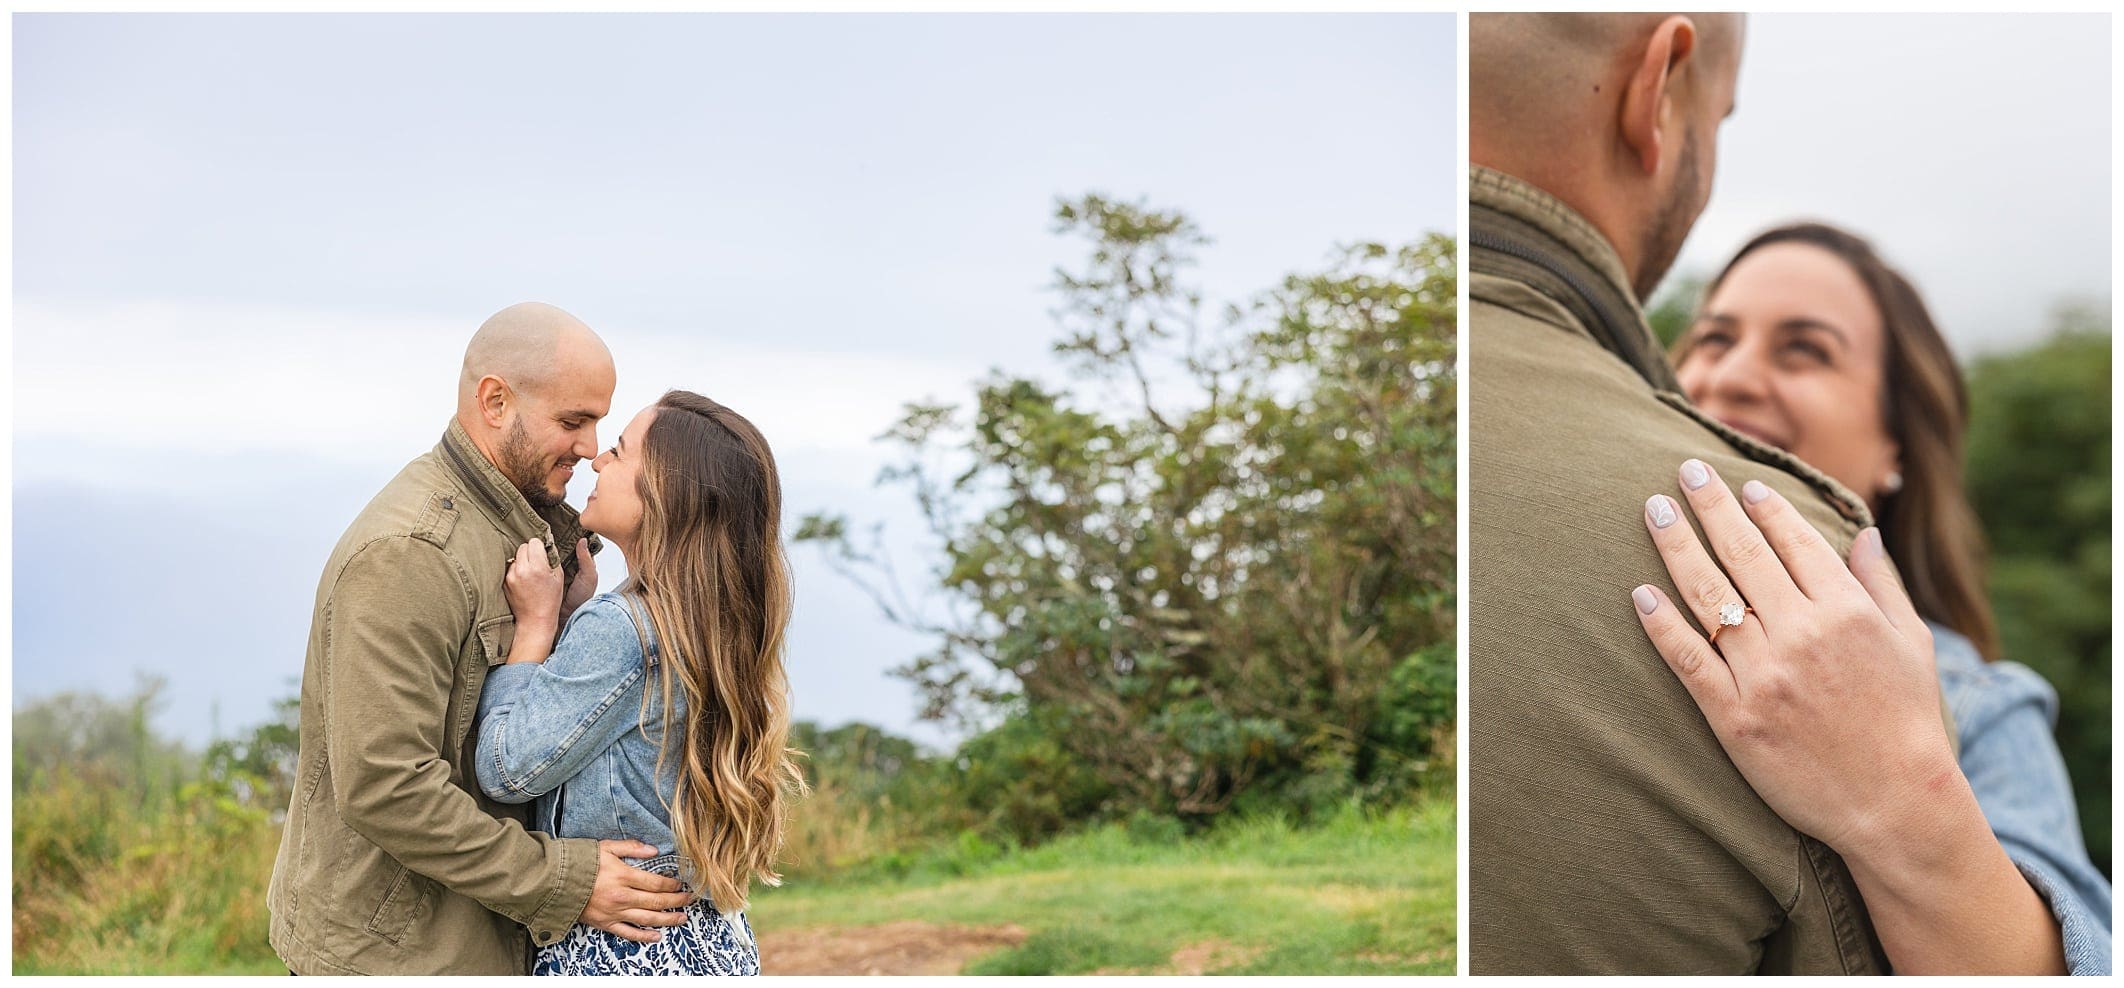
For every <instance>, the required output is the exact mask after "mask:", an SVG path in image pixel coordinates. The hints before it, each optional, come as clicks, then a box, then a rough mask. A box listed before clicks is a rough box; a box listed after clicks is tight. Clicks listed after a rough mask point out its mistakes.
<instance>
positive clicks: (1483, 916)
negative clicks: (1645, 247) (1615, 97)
mask: <svg viewBox="0 0 2124 988" xmlns="http://www.w3.org/2000/svg"><path fill="white" fill-rule="evenodd" d="M1469 188H1470V191H1469V254H1468V258H1469V262H1468V263H1469V271H1470V277H1469V281H1468V298H1469V302H1470V306H1469V332H1468V373H1469V381H1470V386H1469V389H1468V391H1467V394H1468V443H1469V446H1468V450H1469V453H1468V495H1469V496H1468V553H1469V555H1468V580H1469V590H1468V598H1467V599H1468V630H1469V643H1468V719H1469V738H1468V754H1469V763H1468V765H1469V768H1468V794H1467V795H1468V906H1469V917H1468V930H1469V935H1470V943H1469V946H1468V957H1469V968H1470V970H1471V971H1472V972H1474V973H1476V974H1507V973H1538V974H1566V973H1640V974H1682V973H1697V974H1737V973H1748V972H1764V973H1814V974H1860V973H1881V972H1884V971H1885V969H1886V967H1887V961H1886V958H1885V956H1884V955H1883V954H1882V952H1881V948H1880V944H1879V941H1878V940H1877V938H1876V937H1875V935H1874V933H1873V929H1872V925H1871V923H1870V922H1869V920H1868V919H1867V916H1866V911H1865V907H1864V904H1863V903H1862V902H1860V900H1859V896H1858V891H1857V889H1856V887H1855V886H1854V885H1853V883H1852V880H1851V877H1850V874H1849V873H1848V872H1847V871H1846V869H1845V867H1844V865H1843V862H1842V861H1841V860H1840V859H1839V858H1838V857H1837V856H1836V854H1835V853H1834V852H1832V851H1830V850H1829V849H1828V848H1827V847H1826V846H1824V845H1823V844H1821V843H1820V842H1819V841H1816V840H1814V839H1812V838H1809V837H1806V836H1804V835H1802V834H1800V833H1799V832H1798V831H1795V830H1794V829H1793V828H1792V827H1791V826H1789V825H1787V824H1786V823H1785V822H1784V821H1783V820H1781V819H1779V818H1778V816H1777V814H1776V813H1774V812H1772V811H1771V810H1770V808H1769V807H1768V806H1767V805H1765V804H1764V803H1763V801H1762V799H1761V797H1759V796H1757V795H1756V793H1755V791H1754V790H1753V789H1752V788H1751V787H1750V786H1749V785H1748V783H1747V782H1746V781H1745V780H1744V779H1742V778H1741V775H1740V772H1739V771H1738V770H1737V769H1735V768H1734V766H1733V763H1732V762H1731V761H1730V760H1729V759H1728V758H1727V757H1726V754H1725V751H1724V749H1722V748H1721V747H1720V746H1719V743H1718V740H1717V739H1716V738H1715V737H1714V736H1713V735H1712V733H1711V729H1710V727H1709V726H1708V725H1707V724H1706V723H1705V721H1704V718H1703V715H1702V714H1701V713H1699V712H1698V709H1697V707H1696V704H1695V703H1694V702H1692V701H1691V700H1690V698H1689V694H1688V692H1687V691H1686V690H1685V689H1683V687H1682V685H1681V683H1680V682H1679V681H1678V680H1677V679H1676V678H1675V677H1674V674H1673V673H1672V672H1671V671H1669V670H1668V668H1667V666H1666V663H1665V662H1664V661H1663V660H1661V658H1660V657H1659V653H1658V652H1657V651H1656V650H1655V649H1654V648H1653V647H1652V644H1651V642H1650V641H1648V640H1647V639H1646V637H1645V634H1644V631H1643V630H1642V628H1641V627H1640V625H1639V624H1638V620H1637V615H1636V612H1635V610H1634V609H1633V608H1632V605H1631V601H1630V591H1631V589H1632V588H1633V587H1636V586H1637V585H1639V584H1643V583H1650V584H1653V585H1654V586H1659V587H1661V588H1662V589H1664V590H1665V591H1666V592H1667V594H1668V595H1669V597H1670V598H1672V599H1680V597H1681V595H1680V594H1678V593H1676V592H1675V590H1674V588H1673V585H1672V583H1671V581H1670V580H1669V578H1668V576H1667V570H1666V567H1665V566H1664V565H1662V563H1661V560H1660V556H1659V554H1658V552H1657V551H1656V550H1655V549H1654V547H1653V544H1652V539H1651V536H1650V535H1649V534H1648V533H1647V532H1646V530H1645V523H1644V517H1643V516H1644V502H1645V499H1646V498H1647V497H1649V496H1651V495H1652V494H1656V493H1665V494H1673V495H1678V494H1679V493H1680V492H1679V489H1678V486H1677V482H1676V476H1677V471H1678V469H1679V468H1680V466H1681V463H1682V461H1683V460H1685V459H1688V458H1689V457H1692V456H1693V457H1697V458H1700V459H1702V460H1704V461H1705V462H1707V463H1709V464H1711V465H1712V466H1713V467H1714V468H1716V469H1717V471H1718V472H1719V474H1720V476H1722V477H1724V478H1725V479H1726V480H1727V482H1728V483H1731V484H1733V485H1735V486H1736V487H1737V486H1739V485H1740V484H1741V483H1743V482H1745V481H1747V480H1750V479H1754V480H1760V481H1762V482H1764V483H1766V484H1769V485H1770V486H1771V487H1773V488H1776V489H1777V491H1778V492H1779V493H1781V494H1783V495H1785V496H1786V497H1787V498H1788V499H1790V500H1791V501H1792V503H1793V504H1794V505H1795V506H1797V507H1798V508H1799V510H1800V512H1801V513H1802V514H1803V515H1805V516H1806V517H1807V520H1808V521H1810V522H1812V523H1813V524H1814V526H1815V527H1816V528H1818V529H1820V530H1821V531H1822V532H1823V533H1824V534H1825V535H1826V536H1828V538H1829V540H1830V542H1832V543H1833V544H1835V545H1836V546H1837V548H1838V551H1839V552H1843V551H1848V549H1849V546H1850V542H1851V539H1852V538H1853V537H1854V536H1855V535H1856V534H1857V531H1858V529H1859V528H1860V527H1861V526H1863V525H1866V524H1870V523H1871V522H1870V519H1869V518H1868V516H1867V512H1866V508H1865V506H1864V504H1863V503H1862V502H1860V501H1859V500H1858V499H1857V498H1856V497H1854V496H1853V495H1852V494H1851V493H1850V492H1848V491H1846V490H1845V489H1843V488H1842V487H1840V486H1838V485H1837V484H1836V483H1835V482H1833V481H1831V480H1829V479H1828V478H1826V477H1824V476H1822V475H1821V474H1820V473H1818V472H1816V471H1814V470H1813V469H1811V468H1809V467H1807V466H1805V465H1804V464H1802V463H1800V462H1799V461H1797V460H1795V459H1793V458H1792V457H1790V456H1789V455H1787V454H1784V453H1782V452H1780V451H1778V450H1775V449H1772V448H1770V447H1768V446H1765V445H1763V444H1761V443H1758V442H1756V441H1754V440H1752V439H1749V438H1748V437H1746V436H1742V435H1740V434H1739V433H1736V432H1734V431H1732V430H1730V429H1727V428H1725V427H1724V426H1721V425H1720V424H1719V423H1718V422H1717V421H1715V420H1713V419H1711V418H1709V417H1707V416H1705V415H1703V414H1702V413H1700V412H1698V411H1697V410H1696V409H1695V408H1693V407H1692V406H1691V405H1690V404H1689V402H1688V401H1687V400H1686V399H1684V398H1682V397H1681V395H1680V394H1678V393H1677V391H1678V388H1677V387H1676V385H1675V384H1674V378H1673V373H1672V371H1671V370H1669V369H1668V368H1667V366H1666V364H1665V361H1664V357H1663V355H1662V354H1661V352H1660V349H1659V345H1658V343H1657V341H1656V340H1655V339H1654V338H1653V336H1652V333H1651V330H1650V329H1649V327H1647V326H1646V325H1645V321H1644V315H1643V313H1642V312H1641V311H1640V310H1639V307H1638V303H1637V300H1636V299H1635V298H1634V297H1633V296H1632V294H1631V293H1630V291H1629V290H1628V289H1627V288H1626V287H1624V286H1626V285H1628V284H1629V279H1628V278H1627V277H1626V276H1625V274H1624V270H1623V266H1622V262H1621V260H1620V259H1619V258H1618V257H1617V256H1616V254H1615V251H1614V249H1613V248H1612V247H1611V246H1610V245H1609V244H1608V242H1607V241H1606V240H1605V239H1604V238H1603V237H1602V236H1601V235H1600V234H1599V232H1598V231H1596V230H1595V229H1594V227H1593V226H1592V225H1591V224H1590V223H1588V222H1587V221H1586V220H1585V219H1584V218H1583V217H1581V216H1579V215H1578V214H1577V213H1576V212H1575V211H1573V210H1572V209H1571V208H1570V207H1568V206H1566V205H1564V204H1563V203H1562V202H1560V201H1558V200H1557V199H1555V198H1554V197H1552V196H1550V195H1548V194H1546V193H1544V192H1542V191H1541V190H1539V189H1536V188H1534V187H1533V186H1531V185H1528V184H1526V183H1525V182H1522V181H1520V180H1518V179H1515V178H1512V177H1510V176H1507V175H1505V174H1503V173H1500V172H1496V171H1493V170H1490V169H1486V168H1482V167H1479V166H1478V167H1475V168H1474V169H1473V173H1472V175H1471V177H1470V186H1469ZM1530 257H1539V258H1544V259H1545V260H1543V261H1541V262H1539V263H1535V262H1532V261H1530V260H1529V258H1530ZM1691 523H1692V524H1694V519H1693V518H1692V519H1691Z"/></svg>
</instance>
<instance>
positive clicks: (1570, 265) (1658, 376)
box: [1468, 165, 1681, 391]
mask: <svg viewBox="0 0 2124 988" xmlns="http://www.w3.org/2000/svg"><path fill="white" fill-rule="evenodd" d="M1468 247H1469V250H1468V269H1469V270H1470V271H1471V272H1473V273H1477V274H1490V275H1496V276H1499V277H1504V278H1508V279H1511V280H1513V281H1518V282H1522V283H1525V284H1527V285H1529V286H1530V287H1532V288H1534V289H1535V290H1536V291H1539V292H1541V293H1542V294H1544V295H1547V296H1549V297H1550V298H1552V299H1554V300H1555V301H1556V302H1557V303H1558V304H1560V305H1562V306H1563V307H1564V308H1565V309H1567V310H1569V311H1570V312H1571V313H1572V314H1573V315H1575V316H1576V317H1577V318H1578V321H1579V323H1580V327H1581V328H1582V329H1583V330H1584V331H1585V333H1586V334H1587V335H1588V336H1591V337H1592V338H1593V340H1594V342H1596V343H1599V344H1600V345H1601V346H1602V347H1603V348H1604V349H1606V350H1607V351H1608V352H1610V353H1613V354H1614V355H1615V356H1616V357H1618V358H1620V359H1621V360H1622V361H1623V362H1624V363H1626V364H1629V365H1630V366H1631V367H1632V368H1633V369H1635V370H1636V371H1637V373H1638V375H1639V376H1641V377H1643V378H1644V379H1645V381H1646V383H1649V384H1651V385H1652V387H1653V388H1655V389H1657V390H1661V391H1679V390H1681V385H1680V383H1679V382H1677V381H1676V380H1675V378H1674V370H1673V368H1672V367H1670V366H1668V364H1667V358H1666V354H1665V352H1664V351H1662V349H1661V348H1660V345H1659V339H1658V338H1657V337H1655V336H1653V335H1652V327H1651V326H1650V325H1648V324H1647V323H1646V322H1645V314H1644V310H1643V308H1641V307H1640V306H1639V305H1638V301H1637V296H1636V295H1635V294H1634V293H1633V292H1632V291H1631V290H1630V279H1629V276H1628V274H1627V273H1625V271H1624V270H1623V263H1622V257H1621V256H1620V255H1618V254H1617V253H1616V252H1615V247H1614V246H1613V245H1612V244H1610V243H1608V238H1606V237H1604V236H1602V235H1601V233H1600V231H1599V230H1597V229H1595V228H1594V227H1593V224H1592V223H1591V222H1589V221H1588V220H1587V219H1586V218H1585V217H1584V216H1582V215H1580V214H1579V212H1578V211H1577V210H1575V209H1572V208H1571V207H1570V206H1568V205H1566V204H1565V203H1564V202H1563V200H1561V199H1558V198H1556V197H1555V196H1552V195H1550V194H1549V193H1547V192H1544V191H1542V190H1541V189H1538V188H1536V187H1534V186H1533V185H1531V184H1528V183H1527V182H1525V181H1522V180H1520V179H1518V178H1514V177H1512V176H1510V175H1507V174H1505V173H1503V172H1501V171H1497V170H1496V169H1494V168H1485V167H1483V166H1481V165H1471V166H1469V171H1468Z"/></svg>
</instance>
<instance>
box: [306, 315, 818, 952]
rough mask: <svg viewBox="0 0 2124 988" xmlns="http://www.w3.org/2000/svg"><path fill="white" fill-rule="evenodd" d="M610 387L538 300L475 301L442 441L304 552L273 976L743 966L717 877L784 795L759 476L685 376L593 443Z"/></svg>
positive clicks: (784, 731)
mask: <svg viewBox="0 0 2124 988" xmlns="http://www.w3.org/2000/svg"><path fill="white" fill-rule="evenodd" d="M614 376H615V372H614V367H613V362H612V356H611V354H610V352H609V351H608V350H607V349H606V347H605V345H604V343H603V341H601V340H600V339H599V338H598V337H597V335H596V334H595V333H593V332H592V331H591V330H590V329H589V327H587V326H585V325H584V324H583V323H582V322H581V321H579V320H577V319H576V318H575V317H573V316H571V315H569V314H568V313H566V312H563V311H561V310H560V309H557V308H554V307H552V306H549V305H543V304H538V303H524V304H521V305H515V306H511V307H509V308H507V309H504V310H502V311H501V312H499V313H496V314H495V315H494V316H493V317H492V318H490V319H488V320H487V322H486V323H485V324H483V325H482V326H481V327H480V328H479V331H478V332H477V333H476V334H474V336H473V338H472V341H471V343H470V345H468V346H467V347H466V350H465V360H464V368H463V373H462V375H461V376H460V379H459V384H458V393H457V414H456V417H455V418H454V419H453V420H452V421H451V423H450V426H449V428H448V430H447V431H446V432H445V433H444V434H443V437H442V441H441V442H440V443H438V444H436V446H435V448H434V449H432V450H430V451H428V452H427V453H425V454H422V455H421V456H419V457H417V458H415V459H414V460H413V461H412V462H411V463H409V464H407V465H406V467H405V469H404V470H402V471H400V472H399V474H398V476H397V477H396V478H394V479H393V480H392V481H391V482H390V483H389V484H387V485H386V486H385V487H384V489H383V491H382V492H381V493H379V494H377V496H376V497H375V499H374V500H372V501H370V502H369V504H368V506H367V507H366V508H364V509H363V510H362V512H361V514H360V515H359V516H358V517H357V518H356V519H355V520H354V523H353V524H352V525H350V526H348V528H347V530H346V533H345V534H344V535H343V536H341V537H340V540H339V544H338V545H337V546H336V547H335V548H334V549H333V550H332V555H331V558H330V560H329V562H327V563H326V565H325V571H324V575H323V578H322V579H321V580H320V581H319V584H318V589H317V599H316V605H315V610H314V612H313V615H312V619H311V627H310V639H309V651H308V655H307V658H306V659H305V661H304V667H303V681H302V719H301V728H300V739H299V746H300V747H299V753H298V755H297V767H296V780H297V781H296V789H295V795H294V799H293V801H292V804H291V805H290V806H289V809H288V819H287V829H286V832H285V834H284V835H283V837H282V841H281V846H280V852H279V857H278V859H277V860H276V861H275V863H274V867H273V880H272V886H271V889H270V891H269V892H268V894H267V900H268V905H269V908H270V910H271V912H272V932H271V939H272V944H273V949H274V951H275V952H276V953H278V954H279V955H280V957H281V959H282V960H283V961H285V962H286V964H287V966H288V969H289V972H290V973H293V974H305V975H308V974H522V973H525V972H526V971H531V972H533V973H537V974H623V973H639V974H757V973H759V953H758V949H757V947H756V946H755V944H754V942H753V939H752V931H751V928H750V926H749V925H748V924H747V922H746V921H745V917H744V912H743V910H744V907H745V903H746V898H747V892H748V890H749V887H750V885H751V883H752V881H753V880H754V879H755V878H757V879H759V880H761V881H762V882H765V883H769V884H772V883H773V882H775V881H776V880H777V877H778V876H776V874H775V872H774V861H775V856H776V854H777V853H778V851H779V850H780V847H781V843H782V836H783V832H784V827H785V821H786V818H787V813H788V806H789V803H790V800H791V798H792V797H793V795H794V794H796V793H798V792H800V791H801V789H802V788H803V780H802V776H801V775H800V774H799V772H798V771H797V769H796V767H795V765H794V763H793V761H792V758H791V753H790V751H789V750H788V748H787V740H788V735H789V711H788V705H787V702H786V696H787V677H786V676H785V674H784V670H783V666H782V641H783V630H784V628H785V626H786V625H787V623H788V617H789V600H790V598H789V578H788V572H787V565H786V561H785V560H784V558H783V554H782V548H781V542H780V536H779V532H780V521H781V519H780V514H781V484H780V480H779V478H778V476H777V474H776V471H775V464H774V458H773V455H772V453H771V452H770V451H769V449H768V446H767V442H766V440H765V439H764V438H762V437H761V435H760V433H759V431H758V430H757V429H755V428H754V427H753V425H752V423H751V422H749V421H747V420H746V419H745V418H744V417H743V416H741V415H739V414H737V413H736V412H734V411H731V410H730V409H729V408H726V407H724V406H722V405H720V404H717V403H716V402H714V401H711V400H709V399H707V398H704V397H701V396H700V395H697V394H692V393H690V392H685V391H670V392H667V393H666V394H665V395H664V396H663V397H662V398H660V399H659V400H658V401H657V402H656V404H654V405H652V406H650V407H649V408H645V409H643V410H642V411H641V412H640V413H639V414H637V415H635V416H634V417H633V418H632V419H631V420H630V421H629V422H628V423H627V424H626V427H625V428H624V429H622V430H621V431H620V432H619V435H618V437H617V439H616V441H614V442H613V443H612V445H611V446H610V447H609V448H604V449H602V451H601V450H600V445H599V442H598V431H599V430H598V425H599V422H600V421H601V420H603V419H604V418H605V417H606V415H607V414H608V413H609V412H610V410H611V403H612V391H613V385H614ZM586 460H587V461H589V462H590V466H591V469H592V470H594V471H596V472H597V475H598V480H597V488H596V491H595V493H593V494H592V495H591V496H590V498H589V500H588V501H587V502H586V503H585V505H584V507H583V510H582V511H581V513H580V514H578V513H577V512H576V511H575V510H574V509H572V508H570V507H569V506H568V505H567V503H566V502H565V500H564V496H565V494H566V489H567V483H568V480H569V478H570V477H571V476H572V475H573V472H574V468H575V466H576V465H577V464H578V463H580V462H583V461H586ZM606 543H610V544H612V545H615V546H617V547H619V549H620V551H621V552H622V553H624V554H625V555H626V557H627V564H628V569H629V576H628V578H627V580H626V581H625V582H623V583H621V584H620V585H619V586H618V587H616V588H615V589H613V590H612V591H610V592H606V593H602V594H600V593H598V592H597V590H598V574H597V566H596V563H595V560H594V557H595V554H596V553H597V552H598V551H599V550H600V549H601V548H602V547H603V545H604V544H606Z"/></svg>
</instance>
